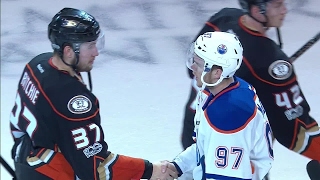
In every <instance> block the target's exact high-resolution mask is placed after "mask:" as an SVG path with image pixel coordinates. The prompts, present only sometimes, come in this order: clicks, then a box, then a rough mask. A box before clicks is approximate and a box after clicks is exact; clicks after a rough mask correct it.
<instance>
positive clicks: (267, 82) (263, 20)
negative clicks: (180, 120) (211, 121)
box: [182, 0, 320, 179]
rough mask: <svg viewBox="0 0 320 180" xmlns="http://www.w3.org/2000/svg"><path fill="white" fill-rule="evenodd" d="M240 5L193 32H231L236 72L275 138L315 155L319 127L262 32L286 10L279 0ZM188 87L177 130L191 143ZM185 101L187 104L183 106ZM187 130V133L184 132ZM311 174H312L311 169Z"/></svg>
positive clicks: (319, 156)
mask: <svg viewBox="0 0 320 180" xmlns="http://www.w3.org/2000/svg"><path fill="white" fill-rule="evenodd" d="M239 2H240V5H241V7H242V9H236V8H225V9H222V10H220V11H219V12H218V13H216V14H215V15H213V16H212V17H211V18H210V19H209V20H208V21H207V22H206V23H205V25H204V27H203V28H202V30H201V31H200V32H199V34H198V35H197V36H196V37H198V36H199V35H201V34H203V33H205V32H210V31H225V32H230V33H235V34H236V35H237V36H238V37H239V39H240V41H241V43H242V44H243V47H244V59H243V63H242V66H241V67H240V69H239V70H238V71H237V73H236V75H237V76H239V77H241V78H243V79H244V80H246V81H248V82H249V83H251V84H252V85H253V86H254V87H255V88H256V90H257V93H258V95H259V96H260V100H261V101H262V103H263V105H264V106H265V109H266V111H267V115H268V118H269V121H270V124H271V127H272V130H273V134H274V136H275V138H276V139H277V140H278V142H279V143H280V144H282V145H283V146H285V147H286V148H288V149H290V150H292V151H294V152H297V153H299V154H301V155H303V156H305V157H308V158H310V159H313V160H316V161H313V163H310V164H309V166H308V167H310V166H313V167H314V166H316V165H314V164H317V163H316V162H317V161H318V162H319V161H320V130H319V126H318V123H317V122H316V121H315V119H313V118H312V117H311V116H310V115H309V111H310V107H309V104H308V102H307V100H306V98H305V97H304V95H303V92H302V90H301V88H300V85H299V83H298V81H297V77H296V74H295V71H294V68H293V64H292V63H291V62H290V61H289V58H288V56H287V55H286V54H285V53H284V52H283V51H282V50H281V48H280V47H279V45H278V44H276V43H275V42H274V41H273V40H271V39H269V38H268V37H266V31H267V30H268V28H270V27H276V28H280V27H281V26H282V22H283V20H284V18H285V15H286V13H287V9H286V6H285V0H239ZM194 98H195V96H194V92H193V91H192V92H191V95H190V98H189V100H188V103H187V108H186V113H185V114H186V115H185V119H184V130H183V134H182V139H183V146H184V147H185V148H186V147H188V146H189V145H191V144H192V143H193V142H192V137H191V136H190V134H192V132H191V129H193V127H190V126H193V124H192V120H191V119H193V116H194V111H192V102H193V100H194ZM189 107H190V108H189ZM186 135H187V136H186ZM319 167H320V166H317V168H318V171H314V170H311V169H317V168H309V170H308V173H309V176H310V177H311V176H312V177H315V176H316V177H318V179H320V168H319ZM311 174H313V175H311Z"/></svg>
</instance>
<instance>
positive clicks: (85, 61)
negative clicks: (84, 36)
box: [77, 41, 99, 72]
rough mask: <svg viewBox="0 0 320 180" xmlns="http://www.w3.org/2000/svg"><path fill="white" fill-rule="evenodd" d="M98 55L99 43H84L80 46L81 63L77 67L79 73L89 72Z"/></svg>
mask: <svg viewBox="0 0 320 180" xmlns="http://www.w3.org/2000/svg"><path fill="white" fill-rule="evenodd" d="M98 55H99V52H98V48H97V41H91V42H85V43H82V44H81V45H80V54H79V63H78V65H77V68H78V70H79V72H89V71H90V70H91V69H92V67H93V63H94V60H95V58H96V56H98Z"/></svg>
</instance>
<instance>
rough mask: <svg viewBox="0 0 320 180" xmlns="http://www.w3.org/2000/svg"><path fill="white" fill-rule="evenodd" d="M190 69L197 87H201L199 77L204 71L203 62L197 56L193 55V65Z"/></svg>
mask: <svg viewBox="0 0 320 180" xmlns="http://www.w3.org/2000/svg"><path fill="white" fill-rule="evenodd" d="M191 69H192V72H193V75H194V76H195V78H196V81H197V86H198V87H201V86H202V82H201V75H202V72H203V70H204V60H203V59H201V58H200V57H199V56H198V55H196V54H194V56H193V64H192V65H191Z"/></svg>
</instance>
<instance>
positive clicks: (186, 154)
mask: <svg viewBox="0 0 320 180" xmlns="http://www.w3.org/2000/svg"><path fill="white" fill-rule="evenodd" d="M173 164H174V165H175V167H176V169H177V170H178V172H179V175H182V174H183V173H185V172H188V171H192V170H193V169H194V168H195V167H196V166H197V159H196V144H195V143H194V144H192V145H191V146H189V147H188V148H187V149H186V150H184V151H183V152H181V153H180V154H179V155H177V157H175V158H174V160H173Z"/></svg>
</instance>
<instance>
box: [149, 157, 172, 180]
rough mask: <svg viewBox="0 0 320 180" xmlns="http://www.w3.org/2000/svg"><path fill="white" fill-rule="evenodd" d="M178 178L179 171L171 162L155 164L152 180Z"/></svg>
mask: <svg viewBox="0 0 320 180" xmlns="http://www.w3.org/2000/svg"><path fill="white" fill-rule="evenodd" d="M177 178H178V173H177V170H176V168H175V166H174V165H173V164H172V163H170V162H169V161H161V162H156V163H153V171H152V176H151V178H150V180H174V179H177Z"/></svg>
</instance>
